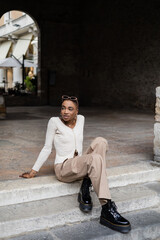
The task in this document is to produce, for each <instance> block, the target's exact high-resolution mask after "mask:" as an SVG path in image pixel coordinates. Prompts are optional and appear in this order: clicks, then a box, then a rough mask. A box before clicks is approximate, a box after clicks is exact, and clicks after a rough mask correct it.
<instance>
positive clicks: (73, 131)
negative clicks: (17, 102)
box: [32, 115, 84, 171]
mask: <svg viewBox="0 0 160 240" xmlns="http://www.w3.org/2000/svg"><path fill="white" fill-rule="evenodd" d="M83 128H84V116H82V115H77V121H76V125H75V127H74V128H70V127H68V126H66V125H65V124H64V123H63V122H62V121H61V119H60V118H59V117H52V118H50V120H49V122H48V126H47V132H46V139H45V144H44V147H43V148H42V150H41V152H40V153H39V156H38V158H37V160H36V162H35V164H34V166H33V168H32V169H33V170H35V171H39V169H40V168H41V166H42V165H43V164H44V162H45V161H46V160H47V159H48V157H49V155H50V153H51V152H52V146H53V143H54V147H55V150H56V157H55V164H57V163H62V162H63V161H64V160H65V159H67V158H73V156H74V152H75V150H77V151H78V155H79V156H81V155H82V147H83Z"/></svg>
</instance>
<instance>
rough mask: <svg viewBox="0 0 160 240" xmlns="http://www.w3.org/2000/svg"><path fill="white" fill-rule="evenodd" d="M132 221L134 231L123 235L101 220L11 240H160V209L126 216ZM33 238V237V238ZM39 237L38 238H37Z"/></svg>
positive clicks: (146, 210) (125, 215)
mask: <svg viewBox="0 0 160 240" xmlns="http://www.w3.org/2000/svg"><path fill="white" fill-rule="evenodd" d="M124 217H126V218H127V219H129V220H130V222H131V226H132V230H131V231H130V232H129V233H128V234H121V233H119V232H116V231H113V230H111V229H109V228H107V227H105V226H102V225H101V224H99V219H96V220H92V221H86V222H81V223H77V224H73V225H69V226H67V225H66V226H62V227H58V228H53V229H51V230H49V231H43V232H40V233H38V234H37V233H34V234H32V235H28V236H27V238H25V237H24V236H23V237H20V238H16V239H15V238H14V239H10V240H28V239H34V240H38V239H43V238H42V237H44V238H45V237H46V238H45V239H48V240H54V239H57V240H68V239H69V240H75V239H76V240H86V239H90V240H160V231H159V229H160V209H159V208H151V209H145V210H141V211H136V212H132V213H127V214H124ZM29 236H30V238H29ZM31 236H32V237H31ZM36 236H37V237H36Z"/></svg>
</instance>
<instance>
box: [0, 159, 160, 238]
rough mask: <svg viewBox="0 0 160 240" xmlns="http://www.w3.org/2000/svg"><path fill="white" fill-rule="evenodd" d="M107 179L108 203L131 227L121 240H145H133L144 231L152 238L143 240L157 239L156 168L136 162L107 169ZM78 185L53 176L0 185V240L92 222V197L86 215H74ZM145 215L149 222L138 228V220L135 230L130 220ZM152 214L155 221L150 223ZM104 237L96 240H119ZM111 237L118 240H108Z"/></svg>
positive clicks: (159, 199) (159, 173) (159, 195)
mask: <svg viewBox="0 0 160 240" xmlns="http://www.w3.org/2000/svg"><path fill="white" fill-rule="evenodd" d="M107 173H108V179H109V186H110V188H111V195H112V199H113V200H114V201H115V202H116V205H117V206H118V211H119V212H120V213H123V215H124V214H125V215H126V216H127V217H129V220H130V219H131V224H132V225H133V226H134V227H133V229H132V231H131V235H130V236H131V238H123V239H134V240H135V239H138V240H141V239H147V238H142V236H141V237H139V238H137V236H140V235H137V234H138V233H139V234H140V232H141V231H143V232H144V226H145V228H146V226H148V228H146V229H150V230H151V229H152V230H153V229H154V234H153V238H152V237H151V236H150V234H149V235H148V236H149V237H148V239H154V240H156V239H158V237H159V238H160V231H159V227H160V184H159V181H160V168H159V167H156V166H152V165H151V164H150V162H149V161H141V162H138V163H136V164H133V165H128V166H119V167H114V168H113V167H112V168H109V169H107ZM80 184H81V183H80V182H75V183H69V184H66V183H61V182H59V181H57V180H56V178H55V177H54V176H44V177H36V178H33V179H18V180H14V181H4V182H3V181H2V182H0V239H5V238H9V237H13V236H18V235H20V234H21V235H22V234H26V233H29V232H34V231H40V230H46V229H51V228H53V229H56V230H55V231H58V230H57V229H58V227H59V228H62V226H63V225H67V224H73V225H74V224H75V223H77V222H83V221H87V222H88V221H94V219H98V217H99V215H100V209H101V208H100V205H99V202H98V200H97V197H96V195H95V193H94V192H92V198H93V202H94V208H93V210H92V212H91V213H88V214H84V213H82V212H81V211H80V210H79V208H78V202H77V193H78V191H79V187H80ZM147 213H148V218H149V219H150V218H151V219H152V221H149V223H148V225H147V223H146V224H144V222H145V221H147V218H146V217H144V220H145V221H144V222H143V221H142V220H141V221H140V222H139V224H137V223H136V222H137V220H136V219H139V218H140V217H142V216H146V215H147ZM154 214H155V216H156V218H155V219H156V221H154V219H153V217H151V216H152V215H153V216H154ZM157 219H159V220H157ZM82 224H83V223H82ZM136 224H137V225H136ZM55 227H56V228H55ZM53 231H54V230H53ZM107 231H109V232H108V234H107V238H106V236H105V238H103V236H101V238H97V239H116V240H117V239H122V235H121V234H119V233H115V231H112V230H110V229H108V230H107ZM145 231H147V230H145ZM115 234H119V235H115ZM145 234H147V232H146V233H145ZM113 235H114V236H119V237H120V238H118V237H116V238H113ZM123 236H124V235H123ZM128 236H129V235H128ZM146 236H147V235H146ZM59 239H63V238H59ZM68 239H69V238H68ZM76 239H77V238H76ZM90 239H96V238H90Z"/></svg>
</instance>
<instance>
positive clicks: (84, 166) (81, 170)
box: [55, 137, 111, 205]
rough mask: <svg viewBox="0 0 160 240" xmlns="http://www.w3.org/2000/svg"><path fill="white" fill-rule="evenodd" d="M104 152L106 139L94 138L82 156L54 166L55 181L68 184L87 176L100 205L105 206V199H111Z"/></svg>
mask: <svg viewBox="0 0 160 240" xmlns="http://www.w3.org/2000/svg"><path fill="white" fill-rule="evenodd" d="M106 151H108V143H107V141H106V139H105V138H102V137H97V138H95V139H94V140H93V141H92V143H91V145H90V146H89V148H88V149H87V151H86V152H85V154H84V155H82V156H76V157H74V158H70V159H66V160H65V161H64V162H63V163H58V164H56V165H55V174H56V177H57V179H58V180H59V181H62V182H66V183H69V182H73V181H76V180H81V179H83V178H84V177H86V176H88V177H89V178H90V179H91V182H92V185H93V188H94V191H95V192H96V194H97V196H98V198H99V200H100V203H101V204H102V205H103V204H105V203H106V202H107V200H106V199H111V195H110V191H109V187H108V181H107V175H106Z"/></svg>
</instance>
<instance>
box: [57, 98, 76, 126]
mask: <svg viewBox="0 0 160 240" xmlns="http://www.w3.org/2000/svg"><path fill="white" fill-rule="evenodd" d="M77 114H78V108H77V106H76V104H75V103H74V102H72V101H70V100H65V101H63V103H62V106H61V116H62V119H63V120H64V121H65V122H68V121H72V120H73V119H75V117H76V116H77Z"/></svg>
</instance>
